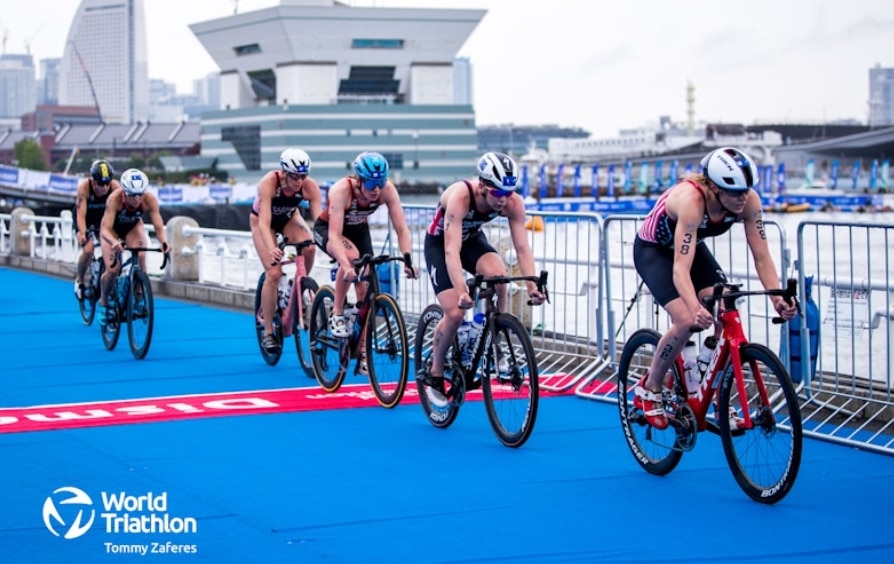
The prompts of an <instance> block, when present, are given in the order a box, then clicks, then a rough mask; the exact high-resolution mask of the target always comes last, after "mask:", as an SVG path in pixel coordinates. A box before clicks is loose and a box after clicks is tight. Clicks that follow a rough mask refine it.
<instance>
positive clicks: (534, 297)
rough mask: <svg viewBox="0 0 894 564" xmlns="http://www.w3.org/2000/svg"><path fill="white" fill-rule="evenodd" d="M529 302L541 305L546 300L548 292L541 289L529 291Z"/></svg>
mask: <svg viewBox="0 0 894 564" xmlns="http://www.w3.org/2000/svg"><path fill="white" fill-rule="evenodd" d="M528 298H529V299H528V303H529V304H531V305H541V304H542V303H543V302H545V301H546V294H544V293H543V292H541V291H539V290H534V291H533V292H528Z"/></svg>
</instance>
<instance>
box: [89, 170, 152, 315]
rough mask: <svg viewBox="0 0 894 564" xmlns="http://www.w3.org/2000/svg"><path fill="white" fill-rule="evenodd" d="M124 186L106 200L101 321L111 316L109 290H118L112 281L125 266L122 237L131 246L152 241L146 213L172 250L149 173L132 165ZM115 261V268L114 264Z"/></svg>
mask: <svg viewBox="0 0 894 564" xmlns="http://www.w3.org/2000/svg"><path fill="white" fill-rule="evenodd" d="M119 183H120V185H121V186H120V188H117V189H115V190H114V191H113V192H112V193H111V194H110V195H109V199H108V201H107V202H106V211H105V214H104V215H103V216H102V228H101V231H100V244H101V245H102V256H103V259H104V260H105V263H106V271H105V273H104V274H103V275H102V286H101V288H102V295H101V297H100V300H99V305H100V316H99V322H100V324H102V325H105V323H106V320H107V314H108V313H109V312H107V309H108V308H107V307H106V306H107V304H108V296H109V292H112V291H114V289H113V288H112V284H113V283H114V282H115V279H116V278H117V276H118V272H119V271H120V270H121V261H119V260H118V253H119V252H121V250H122V246H121V240H122V239H123V240H124V241H125V243H126V244H127V246H128V247H145V246H147V244H148V240H147V238H146V230H145V229H144V228H143V215H144V214H145V215H148V216H149V219H150V220H151V221H152V225H153V226H154V227H155V238H156V239H158V242H159V243H161V248H162V249H163V250H164V252H165V253H167V252H169V248H168V238H167V236H166V234H165V224H164V220H163V219H162V217H161V212H160V211H159V207H158V198H157V197H156V196H155V194H153V193H152V192H150V191H149V177H148V176H146V173H144V172H143V171H141V170H138V169H135V168H129V169H127V170H125V171H124V172H123V173H122V174H121V179H120V181H119ZM139 259H140V268H142V269H143V270H145V269H146V257H145V255H144V254H143V253H140V257H139ZM113 264H114V268H113V267H112V265H113Z"/></svg>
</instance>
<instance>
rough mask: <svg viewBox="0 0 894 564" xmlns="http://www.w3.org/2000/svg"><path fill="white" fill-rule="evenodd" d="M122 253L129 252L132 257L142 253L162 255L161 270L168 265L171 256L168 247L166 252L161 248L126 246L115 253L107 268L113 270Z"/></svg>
mask: <svg viewBox="0 0 894 564" xmlns="http://www.w3.org/2000/svg"><path fill="white" fill-rule="evenodd" d="M124 251H130V252H131V254H132V255H133V256H136V255H137V254H138V253H142V252H151V253H163V254H164V258H163V259H162V261H161V269H162V270H164V269H165V267H166V266H167V265H168V259H169V258H170V256H171V253H170V247H168V250H167V251H166V250H164V249H163V248H161V247H128V246H127V245H125V246H123V247H121V251H120V252H118V253H115V255H114V256H113V257H112V262H110V263H109V268H115V267H116V266H118V255H120V254H121V253H123V252H124Z"/></svg>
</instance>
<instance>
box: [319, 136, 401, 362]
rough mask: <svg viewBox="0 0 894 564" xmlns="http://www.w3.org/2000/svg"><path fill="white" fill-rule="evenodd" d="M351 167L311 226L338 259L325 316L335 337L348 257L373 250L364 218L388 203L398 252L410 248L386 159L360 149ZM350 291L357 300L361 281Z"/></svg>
mask: <svg viewBox="0 0 894 564" xmlns="http://www.w3.org/2000/svg"><path fill="white" fill-rule="evenodd" d="M352 168H353V174H350V175H348V176H346V177H345V178H342V179H341V180H339V181H338V182H336V183H335V184H333V185H332V188H330V189H329V197H328V201H327V203H326V209H324V210H323V212H322V213H321V214H320V216H319V217H318V218H317V221H316V223H315V224H314V241H315V242H316V243H317V245H318V246H319V247H320V248H321V249H323V250H324V251H326V253H327V254H328V255H329V256H331V257H332V258H333V259H335V261H336V262H337V263H338V273H337V274H336V278H335V303H334V304H333V306H332V314H331V316H330V317H329V329H330V331H331V332H332V336H333V337H337V338H344V337H347V336H348V327H347V324H346V321H345V317H344V305H345V296H346V295H347V293H348V285H349V284H350V283H352V282H355V281H356V280H357V274H356V272H355V271H354V266H353V264H352V261H354V260H355V259H358V258H360V257H361V256H363V255H364V254H370V255H374V254H375V253H374V252H373V247H372V239H371V237H370V234H369V223H368V222H367V221H368V219H369V216H370V215H372V214H373V213H374V212H375V211H376V210H377V209H379V207H380V206H385V207H387V208H388V216H389V217H390V218H391V225H392V226H393V227H394V231H395V233H396V235H397V243H398V246H399V247H400V252H401V254H407V253H409V252H410V251H411V250H412V243H411V239H410V230H409V229H408V228H407V220H406V218H405V217H404V211H403V209H402V208H401V205H400V197H399V196H398V194H397V189H396V188H395V187H394V184H393V183H392V182H391V181H390V180H388V161H387V160H385V157H383V156H382V155H381V154H379V153H376V152H373V151H365V152H363V153H360V154H359V155H357V157H356V158H355V159H354V165H353V167H352ZM404 270H405V271H406V274H407V277H408V278H416V275H417V272H416V269H415V268H414V267H412V266H406V265H405V266H404ZM355 291H356V292H357V301H358V302H359V301H360V300H362V299H363V297H364V295H365V293H366V288H365V286H364V285H363V284H357V285H356V286H355ZM360 358H364V356H363V355H361V356H360ZM361 371H362V367H361Z"/></svg>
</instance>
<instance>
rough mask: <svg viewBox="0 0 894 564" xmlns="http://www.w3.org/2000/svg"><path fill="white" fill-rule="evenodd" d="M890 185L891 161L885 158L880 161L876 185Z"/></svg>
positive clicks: (882, 186)
mask: <svg viewBox="0 0 894 564" xmlns="http://www.w3.org/2000/svg"><path fill="white" fill-rule="evenodd" d="M890 185H891V161H890V159H885V160H883V161H882V172H881V174H879V179H878V186H879V188H884V189H885V190H887V189H888V186H890Z"/></svg>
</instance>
